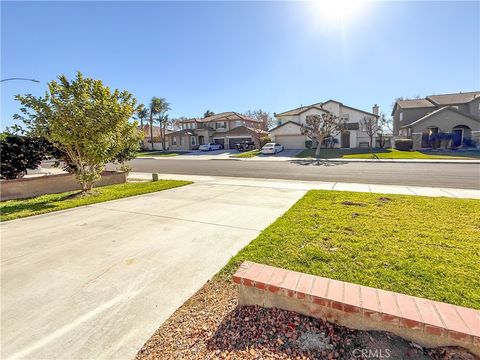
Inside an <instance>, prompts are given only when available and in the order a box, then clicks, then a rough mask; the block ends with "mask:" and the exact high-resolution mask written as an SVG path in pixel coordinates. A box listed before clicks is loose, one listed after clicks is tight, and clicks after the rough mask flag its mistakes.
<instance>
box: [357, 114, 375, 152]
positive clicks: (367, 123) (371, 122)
mask: <svg viewBox="0 0 480 360" xmlns="http://www.w3.org/2000/svg"><path fill="white" fill-rule="evenodd" d="M360 127H361V129H362V131H363V132H365V133H366V134H367V135H368V137H369V138H370V152H371V153H373V145H374V144H373V141H374V138H375V135H376V134H377V132H378V130H379V127H378V121H377V119H376V118H375V117H373V116H364V117H363V119H361V120H360Z"/></svg>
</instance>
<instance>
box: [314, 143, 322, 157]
mask: <svg viewBox="0 0 480 360" xmlns="http://www.w3.org/2000/svg"><path fill="white" fill-rule="evenodd" d="M321 144H322V142H321V141H318V142H317V148H316V149H315V157H316V158H319V157H320V148H321V146H322V145H321Z"/></svg>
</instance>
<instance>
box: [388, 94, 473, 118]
mask: <svg viewBox="0 0 480 360" xmlns="http://www.w3.org/2000/svg"><path fill="white" fill-rule="evenodd" d="M478 97H480V91H470V92H459V93H454V94H440V95H429V96H427V97H425V98H424V99H405V100H397V101H396V102H395V105H394V106H393V110H392V115H393V114H394V113H395V110H396V109H397V105H398V106H400V107H401V108H402V109H415V108H423V107H428V108H434V107H437V106H445V105H458V104H467V103H469V102H471V101H473V100H475V99H477V98H478Z"/></svg>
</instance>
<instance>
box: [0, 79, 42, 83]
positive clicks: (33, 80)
mask: <svg viewBox="0 0 480 360" xmlns="http://www.w3.org/2000/svg"><path fill="white" fill-rule="evenodd" d="M12 80H25V81H32V82H36V83H39V82H40V81H38V80H35V79H27V78H8V79H2V80H0V82H4V81H12Z"/></svg>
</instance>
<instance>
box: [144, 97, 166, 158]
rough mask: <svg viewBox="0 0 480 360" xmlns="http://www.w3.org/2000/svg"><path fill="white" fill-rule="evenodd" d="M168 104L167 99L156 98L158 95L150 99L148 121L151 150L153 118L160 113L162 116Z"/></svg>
mask: <svg viewBox="0 0 480 360" xmlns="http://www.w3.org/2000/svg"><path fill="white" fill-rule="evenodd" d="M168 106H169V104H168V102H167V100H165V99H164V98H158V97H155V96H154V97H153V98H152V100H150V109H149V110H150V111H149V114H150V119H149V122H150V141H151V144H152V150H153V121H154V118H155V116H157V115H160V116H163V114H164V113H165V112H166V111H167V110H168V109H170V108H169V107H168Z"/></svg>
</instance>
